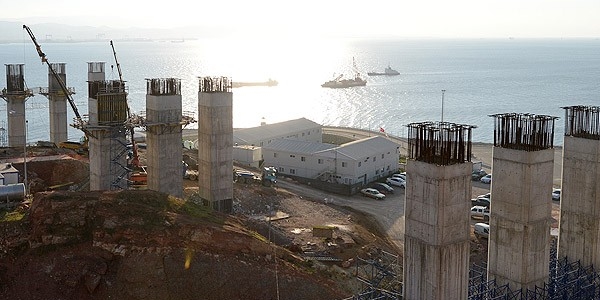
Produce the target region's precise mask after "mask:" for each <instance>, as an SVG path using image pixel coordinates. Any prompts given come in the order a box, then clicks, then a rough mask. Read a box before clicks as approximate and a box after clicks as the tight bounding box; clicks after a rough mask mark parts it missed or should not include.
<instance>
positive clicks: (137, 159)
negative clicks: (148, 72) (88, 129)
mask: <svg viewBox="0 0 600 300" xmlns="http://www.w3.org/2000/svg"><path fill="white" fill-rule="evenodd" d="M110 47H111V48H112V51H113V56H114V57H115V64H116V65H117V72H119V81H120V82H121V86H125V81H123V73H122V72H121V65H120V64H119V60H118V59H117V52H116V51H115V45H114V44H113V41H112V40H111V41H110ZM127 118H128V119H129V120H131V110H130V109H129V103H127ZM129 131H130V132H131V145H132V151H133V155H132V158H131V165H133V166H134V167H136V168H138V167H140V157H139V155H138V149H137V145H136V143H135V138H134V133H135V131H134V130H133V127H131V128H129Z"/></svg>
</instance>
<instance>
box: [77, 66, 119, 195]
mask: <svg viewBox="0 0 600 300" xmlns="http://www.w3.org/2000/svg"><path fill="white" fill-rule="evenodd" d="M88 97H89V98H88V109H89V123H88V125H87V126H86V130H87V131H88V132H90V133H91V134H92V136H91V137H89V142H88V143H89V160H90V190H93V191H96V190H119V189H125V188H127V175H128V169H127V156H126V154H127V151H126V146H127V140H126V138H125V134H126V128H125V127H124V125H123V124H124V123H125V122H126V120H127V92H126V90H125V85H124V84H123V83H121V82H120V81H114V80H113V81H105V80H104V63H103V62H90V63H88Z"/></svg>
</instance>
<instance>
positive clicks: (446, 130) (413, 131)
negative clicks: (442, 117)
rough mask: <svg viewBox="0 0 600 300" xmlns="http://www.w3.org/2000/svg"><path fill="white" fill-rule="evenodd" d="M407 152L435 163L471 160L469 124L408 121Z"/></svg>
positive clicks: (419, 159)
mask: <svg viewBox="0 0 600 300" xmlns="http://www.w3.org/2000/svg"><path fill="white" fill-rule="evenodd" d="M407 126H408V156H409V158H411V159H414V160H418V161H424V162H428V163H432V164H437V165H451V164H457V163H464V162H466V161H471V149H472V146H471V136H472V135H471V130H472V129H473V128H476V126H472V125H464V124H454V123H448V122H437V123H434V122H421V123H411V124H408V125H407Z"/></svg>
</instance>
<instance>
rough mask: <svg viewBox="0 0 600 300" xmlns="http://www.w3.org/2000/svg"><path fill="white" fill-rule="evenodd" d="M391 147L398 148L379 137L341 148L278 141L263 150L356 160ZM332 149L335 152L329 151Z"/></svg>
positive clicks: (311, 143)
mask: <svg viewBox="0 0 600 300" xmlns="http://www.w3.org/2000/svg"><path fill="white" fill-rule="evenodd" d="M391 147H398V144H396V143H394V142H392V141H390V140H388V139H386V138H384V137H381V136H372V137H369V138H366V139H362V140H357V141H353V142H350V143H346V144H343V145H341V146H337V145H333V144H326V143H316V142H311V141H298V140H290V139H278V140H275V141H273V142H271V143H270V144H269V145H268V146H263V149H268V150H274V151H283V152H292V153H306V154H318V155H320V156H323V157H334V156H337V157H340V155H341V156H345V157H347V158H348V159H354V160H356V159H362V158H363V157H365V156H368V155H372V154H373V153H378V152H381V149H386V148H391ZM334 149H335V150H337V151H331V150H334Z"/></svg>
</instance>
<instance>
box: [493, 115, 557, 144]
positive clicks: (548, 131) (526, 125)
mask: <svg viewBox="0 0 600 300" xmlns="http://www.w3.org/2000/svg"><path fill="white" fill-rule="evenodd" d="M490 117H494V118H495V119H496V120H495V123H494V146H496V147H502V148H508V149H515V150H525V151H539V150H544V149H550V148H553V147H554V121H555V120H556V119H558V117H553V116H547V115H534V114H521V113H504V114H494V115H490Z"/></svg>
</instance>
